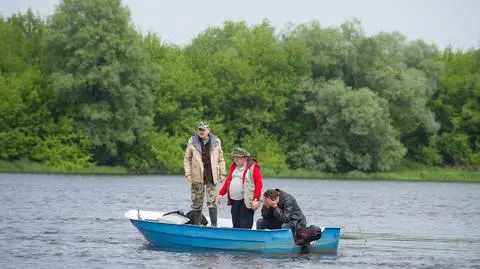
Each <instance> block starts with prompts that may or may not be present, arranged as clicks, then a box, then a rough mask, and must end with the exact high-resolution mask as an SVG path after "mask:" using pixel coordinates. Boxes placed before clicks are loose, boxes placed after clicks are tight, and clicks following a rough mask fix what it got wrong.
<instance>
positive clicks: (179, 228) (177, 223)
mask: <svg viewBox="0 0 480 269" xmlns="http://www.w3.org/2000/svg"><path fill="white" fill-rule="evenodd" d="M125 216H126V217H127V218H128V219H129V220H130V222H131V223H132V224H133V226H135V227H136V228H137V229H138V230H139V231H140V232H141V233H142V234H143V236H144V237H145V239H146V240H147V241H148V242H149V243H150V244H151V245H152V246H155V247H160V248H168V249H204V250H224V251H241V252H256V253H265V254H269V253H275V254H277V253H285V254H288V253H293V254H296V253H302V247H300V246H298V245H296V244H295V242H294V238H293V235H292V232H291V230H290V229H275V230H256V229H255V228H252V229H234V228H231V221H230V220H227V219H222V218H219V219H218V227H211V226H197V225H190V224H185V223H186V222H187V221H188V219H187V218H185V217H183V216H180V215H176V216H175V214H173V215H164V213H163V212H156V211H145V210H129V211H127V212H126V213H125ZM207 219H208V218H207ZM339 240H340V228H339V227H324V228H322V236H321V238H320V239H319V240H317V241H314V242H311V243H310V245H309V246H308V247H307V248H308V252H309V253H336V251H337V249H338V243H339ZM304 249H305V248H303V250H304Z"/></svg>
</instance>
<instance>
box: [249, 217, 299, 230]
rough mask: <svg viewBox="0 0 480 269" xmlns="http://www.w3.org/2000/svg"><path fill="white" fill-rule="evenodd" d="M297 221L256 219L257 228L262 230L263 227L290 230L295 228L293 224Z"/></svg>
mask: <svg viewBox="0 0 480 269" xmlns="http://www.w3.org/2000/svg"><path fill="white" fill-rule="evenodd" d="M297 222H298V221H296V220H290V221H289V222H287V223H281V222H280V221H278V220H276V219H264V218H260V219H258V220H257V230H263V229H270V230H274V229H292V231H293V230H294V229H295V226H296V224H297Z"/></svg>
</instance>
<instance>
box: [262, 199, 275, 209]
mask: <svg viewBox="0 0 480 269" xmlns="http://www.w3.org/2000/svg"><path fill="white" fill-rule="evenodd" d="M265 206H266V207H267V208H273V209H275V208H277V201H274V200H272V199H270V198H265Z"/></svg>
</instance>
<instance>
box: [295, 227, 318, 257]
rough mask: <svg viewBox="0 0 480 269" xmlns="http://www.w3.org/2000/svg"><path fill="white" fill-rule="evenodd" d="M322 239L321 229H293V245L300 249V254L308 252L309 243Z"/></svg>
mask: <svg viewBox="0 0 480 269" xmlns="http://www.w3.org/2000/svg"><path fill="white" fill-rule="evenodd" d="M321 237H322V229H321V228H320V227H318V226H315V225H310V226H308V227H306V226H299V227H296V228H295V244H296V245H299V246H301V247H302V254H305V253H308V252H309V246H310V243H311V242H313V241H317V240H319V239H320V238H321Z"/></svg>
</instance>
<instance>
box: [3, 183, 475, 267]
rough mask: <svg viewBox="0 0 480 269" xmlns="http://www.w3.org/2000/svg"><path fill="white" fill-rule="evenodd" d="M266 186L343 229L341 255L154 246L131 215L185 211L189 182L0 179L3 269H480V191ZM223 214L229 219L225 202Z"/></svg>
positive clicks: (471, 187)
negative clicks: (138, 211) (135, 211)
mask: <svg viewBox="0 0 480 269" xmlns="http://www.w3.org/2000/svg"><path fill="white" fill-rule="evenodd" d="M264 185H265V188H281V189H283V190H285V191H287V192H289V193H290V194H292V195H294V196H295V197H296V198H297V201H298V203H299V204H300V206H301V207H302V210H303V211H304V214H305V215H306V217H307V220H308V222H309V223H310V224H316V225H318V226H328V225H335V226H341V227H342V228H343V230H342V238H341V239H340V244H339V249H338V253H337V254H336V255H326V256H320V255H298V256H295V257H268V256H263V255H249V254H228V253H202V252H175V251H172V250H170V251H165V250H159V249H155V248H153V247H150V246H149V245H148V243H147V241H146V240H145V239H144V238H143V236H142V235H141V234H140V233H139V232H138V230H137V229H136V228H135V227H133V226H132V225H131V223H130V222H129V221H128V219H126V218H125V217H124V213H125V212H126V211H127V210H128V209H135V208H137V207H140V208H141V209H145V210H158V211H173V210H184V211H185V212H187V211H188V210H189V205H190V194H189V185H188V184H187V183H186V181H185V180H184V178H183V177H176V176H171V177H165V176H138V177H126V176H122V177H116V176H59V175H35V174H33V175H32V174H0V208H1V218H0V268H2V269H7V268H250V269H251V268H480V184H473V183H433V182H431V183H420V182H388V181H340V180H295V179H265V180H264ZM204 214H207V212H204ZM219 216H220V217H225V218H230V213H229V208H228V207H227V206H226V205H225V203H224V204H222V206H221V207H220V209H219ZM258 217H259V212H257V213H256V214H255V219H257V218H258Z"/></svg>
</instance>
